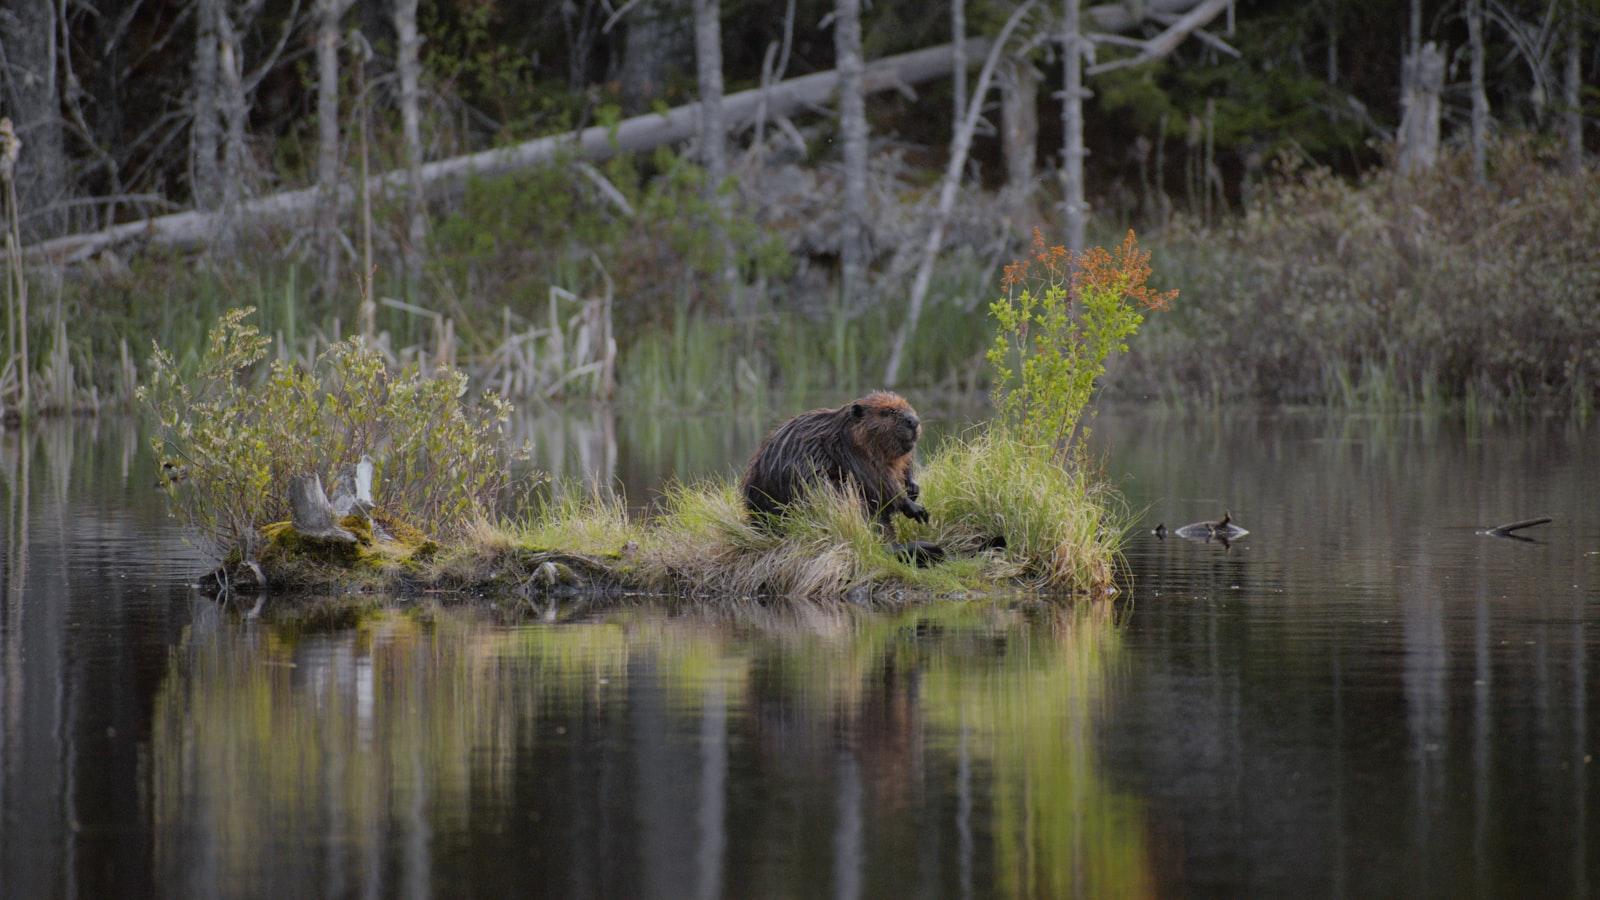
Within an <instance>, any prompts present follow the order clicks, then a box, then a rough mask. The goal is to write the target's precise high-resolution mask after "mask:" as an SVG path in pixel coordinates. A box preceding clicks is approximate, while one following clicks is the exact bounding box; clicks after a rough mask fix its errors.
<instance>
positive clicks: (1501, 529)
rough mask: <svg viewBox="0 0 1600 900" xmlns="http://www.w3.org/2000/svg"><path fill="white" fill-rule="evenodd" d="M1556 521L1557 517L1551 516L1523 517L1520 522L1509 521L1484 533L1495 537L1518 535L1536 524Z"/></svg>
mask: <svg viewBox="0 0 1600 900" xmlns="http://www.w3.org/2000/svg"><path fill="white" fill-rule="evenodd" d="M1554 521H1555V519H1552V518H1550V517H1549V516H1539V517H1537V518H1533V519H1523V520H1521V521H1519V522H1507V523H1506V524H1504V525H1496V526H1495V527H1493V528H1491V529H1489V530H1488V531H1486V532H1484V533H1485V534H1488V535H1491V536H1493V537H1517V536H1518V535H1517V534H1516V532H1518V531H1521V530H1522V529H1524V528H1532V527H1533V526H1535V525H1549V524H1550V523H1551V522H1554Z"/></svg>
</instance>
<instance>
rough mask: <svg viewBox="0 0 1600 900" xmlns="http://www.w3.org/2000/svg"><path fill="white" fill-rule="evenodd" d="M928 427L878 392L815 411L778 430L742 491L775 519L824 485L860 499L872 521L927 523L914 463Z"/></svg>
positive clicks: (753, 506)
mask: <svg viewBox="0 0 1600 900" xmlns="http://www.w3.org/2000/svg"><path fill="white" fill-rule="evenodd" d="M921 436H922V422H921V420H919V419H918V418H917V412H916V410H914V409H912V408H911V404H909V403H907V402H906V400H905V398H904V397H901V396H900V395H899V394H895V393H891V392H889V391H874V392H873V393H871V394H868V395H867V396H865V397H862V398H861V399H859V400H856V401H854V402H852V403H846V404H845V405H843V406H840V407H838V408H836V409H814V410H812V411H810V412H806V413H801V414H800V415H798V416H795V417H794V418H792V419H790V420H789V421H787V422H785V423H783V424H782V425H779V426H778V427H777V428H776V429H774V430H773V432H772V433H771V434H770V435H768V436H767V439H766V440H765V441H763V442H762V444H761V447H760V448H759V449H757V450H756V453H755V456H753V457H751V459H750V464H749V466H747V467H746V468H745V473H744V480H743V481H742V482H741V483H740V490H741V491H742V492H743V493H744V502H745V506H747V507H749V508H750V510H751V511H752V512H757V513H776V512H778V511H780V510H782V509H783V507H785V506H788V505H789V504H790V503H793V502H794V501H795V500H798V499H799V498H800V496H801V495H802V494H803V493H804V491H805V489H806V488H807V487H809V486H811V485H812V484H815V483H816V482H817V481H819V480H826V481H828V482H829V483H830V484H833V485H836V486H839V487H849V489H851V490H854V491H856V492H857V493H859V494H860V496H861V500H862V505H863V508H864V509H865V511H866V514H867V516H868V517H869V518H873V519H876V520H877V521H878V522H879V523H881V524H883V525H887V524H888V522H889V519H890V517H892V516H893V515H894V514H895V513H897V512H898V513H902V514H904V515H906V516H909V517H911V518H913V519H917V520H919V521H923V522H926V521H927V519H928V513H927V511H926V510H924V509H923V508H922V506H921V505H920V504H918V503H917V494H918V490H917V483H916V482H915V481H914V480H912V477H911V469H912V462H913V460H914V457H915V455H916V447H917V439H918V438H919V437H921Z"/></svg>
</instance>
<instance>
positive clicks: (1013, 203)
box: [999, 55, 1039, 233]
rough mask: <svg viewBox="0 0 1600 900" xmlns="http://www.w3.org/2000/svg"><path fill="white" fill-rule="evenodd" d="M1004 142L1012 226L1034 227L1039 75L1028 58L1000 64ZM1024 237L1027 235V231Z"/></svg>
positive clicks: (1002, 137)
mask: <svg viewBox="0 0 1600 900" xmlns="http://www.w3.org/2000/svg"><path fill="white" fill-rule="evenodd" d="M999 80H1000V140H1001V144H1002V146H1003V149H1004V152H1005V160H1006V206H1007V208H1008V209H1009V211H1010V215H1011V219H1012V225H1013V227H1015V228H1018V229H1026V228H1027V227H1028V226H1030V225H1031V224H1033V223H1032V222H1031V221H1030V219H1031V218H1032V216H1031V215H1030V213H1029V210H1030V207H1031V206H1032V201H1033V170H1034V163H1035V161H1036V159H1037V156H1038V145H1039V106H1038V102H1039V71H1038V70H1037V69H1035V68H1034V67H1033V63H1032V62H1029V61H1028V59H1027V57H1024V56H1014V55H1007V56H1006V58H1005V59H1004V60H1003V61H1001V63H1000V74H999ZM1024 233H1026V232H1025V231H1024Z"/></svg>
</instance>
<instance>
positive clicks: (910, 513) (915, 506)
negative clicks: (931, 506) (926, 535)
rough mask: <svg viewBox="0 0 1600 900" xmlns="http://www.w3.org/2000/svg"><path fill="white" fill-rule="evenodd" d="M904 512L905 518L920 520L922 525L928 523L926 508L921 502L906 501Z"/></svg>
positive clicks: (914, 520)
mask: <svg viewBox="0 0 1600 900" xmlns="http://www.w3.org/2000/svg"><path fill="white" fill-rule="evenodd" d="M905 513H906V518H908V519H910V520H911V521H913V522H921V523H922V524H924V525H926V524H928V510H927V509H925V508H924V507H923V505H922V504H921V503H917V502H916V501H913V500H908V501H906V508H905Z"/></svg>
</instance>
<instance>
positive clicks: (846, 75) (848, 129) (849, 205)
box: [833, 0, 867, 309]
mask: <svg viewBox="0 0 1600 900" xmlns="http://www.w3.org/2000/svg"><path fill="white" fill-rule="evenodd" d="M833 48H834V58H835V65H836V67H837V68H838V70H839V131H840V134H841V137H842V139H843V142H844V234H843V235H842V236H841V241H840V245H839V278H840V285H839V287H840V295H841V301H842V302H843V304H844V306H845V308H846V309H850V308H854V306H855V305H856V304H857V303H859V302H860V300H861V298H860V296H859V295H860V294H861V293H862V280H863V276H864V273H865V269H866V257H867V248H866V223H867V106H866V100H865V98H864V95H863V92H862V86H861V72H862V69H863V63H862V59H861V3H860V0H836V2H835V3H834V7H833Z"/></svg>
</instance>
